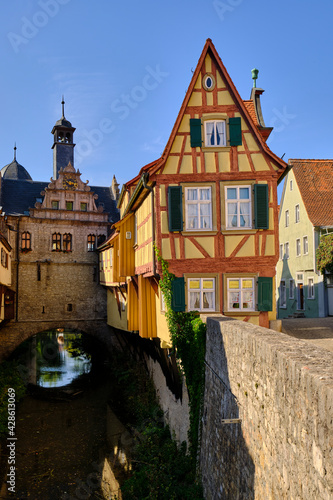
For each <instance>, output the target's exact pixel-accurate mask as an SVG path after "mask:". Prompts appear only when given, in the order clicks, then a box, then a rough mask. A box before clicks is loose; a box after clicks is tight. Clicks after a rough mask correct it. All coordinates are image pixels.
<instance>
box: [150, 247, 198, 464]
mask: <svg viewBox="0 0 333 500" xmlns="http://www.w3.org/2000/svg"><path fill="white" fill-rule="evenodd" d="M155 252H156V256H157V259H158V261H159V262H160V264H161V267H162V278H161V280H160V282H159V284H160V288H161V291H162V293H163V297H164V302H165V309H166V313H165V315H166V320H167V324H168V328H169V332H170V337H171V341H172V346H173V349H174V352H175V355H176V358H177V359H178V360H179V361H180V366H181V369H182V370H183V373H184V375H185V378H186V385H187V389H188V394H189V406H190V430H189V442H190V454H191V456H192V457H193V459H196V455H197V451H198V442H199V441H198V440H199V427H200V426H199V424H200V415H201V408H202V402H203V391H204V374H205V370H204V361H205V349H206V325H205V324H204V323H203V322H202V320H201V319H200V317H199V314H198V313H197V312H195V311H194V312H175V311H173V310H172V282H173V280H174V279H175V275H174V274H172V273H170V272H169V266H168V263H167V262H166V261H165V260H164V259H163V258H162V256H161V253H160V250H159V249H158V248H156V247H155Z"/></svg>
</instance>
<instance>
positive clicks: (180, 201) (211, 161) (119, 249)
mask: <svg viewBox="0 0 333 500" xmlns="http://www.w3.org/2000/svg"><path fill="white" fill-rule="evenodd" d="M256 76H257V75H256ZM262 93H263V90H262V89H259V88H256V87H255V84H254V87H253V89H252V92H251V97H250V99H249V100H245V101H243V100H242V99H241V97H240V96H239V94H238V92H237V90H236V88H235V86H234V84H233V82H232V80H231V78H230V76H229V75H228V73H227V71H226V69H225V67H224V65H223V63H222V61H221V59H220V57H219V55H218V53H217V51H216V49H215V47H214V45H213V43H212V41H211V40H210V39H209V40H207V42H206V44H205V47H204V49H203V52H202V54H201V56H200V59H199V62H198V65H197V67H196V69H195V71H194V73H193V77H192V80H191V83H190V85H189V88H188V90H187V93H186V96H185V99H184V102H183V104H182V107H181V109H180V111H179V114H178V117H177V119H176V122H175V125H174V127H173V130H172V132H171V135H170V138H169V140H168V142H167V145H166V147H165V150H164V152H163V154H162V156H161V158H159V159H158V160H156V161H155V162H152V163H150V164H149V165H146V166H145V167H143V168H142V169H141V170H140V172H139V174H138V175H137V176H136V177H135V178H134V179H132V180H131V181H129V182H127V183H126V184H125V185H124V186H123V189H122V192H121V194H120V199H119V205H118V206H119V208H120V217H121V219H120V221H119V223H117V224H116V225H115V226H114V228H115V233H114V234H113V235H112V237H111V238H110V239H109V240H108V241H107V242H106V244H105V246H104V247H103V248H102V249H101V260H100V263H101V283H104V284H105V285H106V286H107V287H108V293H109V306H108V307H109V312H110V315H109V318H110V319H109V321H110V324H111V325H112V324H114V322H115V319H114V314H113V313H114V311H116V312H117V311H118V318H119V319H118V318H117V319H118V326H119V325H120V322H121V328H123V329H125V330H130V331H138V332H139V334H140V335H141V336H144V337H149V338H154V337H156V336H158V337H159V338H160V339H161V341H162V345H166V346H167V345H168V343H169V342H170V339H169V335H168V331H167V328H166V324H165V316H164V303H163V297H161V292H160V288H159V277H160V275H161V266H160V264H159V262H157V259H156V256H155V252H154V243H155V245H156V247H157V248H158V249H159V250H160V252H161V256H162V257H163V259H165V260H166V261H167V262H168V264H169V270H170V272H171V273H173V274H174V275H175V276H176V279H175V281H174V283H173V307H174V308H175V310H178V311H190V310H196V311H199V312H200V313H203V314H216V313H223V314H224V315H226V316H231V317H234V318H237V319H241V320H244V321H248V322H251V323H254V324H257V325H261V326H266V327H268V326H269V323H270V321H271V320H274V319H275V318H276V310H275V282H274V279H275V278H274V277H275V265H276V262H277V259H278V251H279V243H278V211H277V182H278V180H279V178H280V177H281V175H282V174H283V172H284V170H285V168H286V164H285V162H284V161H283V160H281V159H280V158H278V157H277V156H276V155H275V154H274V153H273V152H272V151H271V150H270V149H269V147H268V146H267V144H266V140H267V138H268V136H269V134H270V132H271V130H272V129H271V128H268V127H266V126H265V124H264V120H263V116H262V112H261V105H260V96H261V94H262ZM125 249H126V255H127V256H126V257H124V256H123V252H124V251H125ZM125 260H126V262H125ZM116 261H117V262H116ZM117 272H119V274H118V275H117ZM108 276H109V277H108ZM115 279H116V281H115ZM117 279H118V280H119V281H117ZM111 313H112V314H111Z"/></svg>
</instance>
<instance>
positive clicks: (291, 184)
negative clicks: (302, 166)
mask: <svg viewBox="0 0 333 500" xmlns="http://www.w3.org/2000/svg"><path fill="white" fill-rule="evenodd" d="M289 190H290V191H292V190H293V180H292V179H290V183H289Z"/></svg>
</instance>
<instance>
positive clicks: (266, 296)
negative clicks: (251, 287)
mask: <svg viewBox="0 0 333 500" xmlns="http://www.w3.org/2000/svg"><path fill="white" fill-rule="evenodd" d="M258 311H273V278H262V277H261V276H260V277H259V278H258Z"/></svg>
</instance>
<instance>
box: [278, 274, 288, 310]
mask: <svg viewBox="0 0 333 500" xmlns="http://www.w3.org/2000/svg"><path fill="white" fill-rule="evenodd" d="M279 288H280V300H279V306H280V309H286V307H287V288H286V280H281V281H280V287H279Z"/></svg>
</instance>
